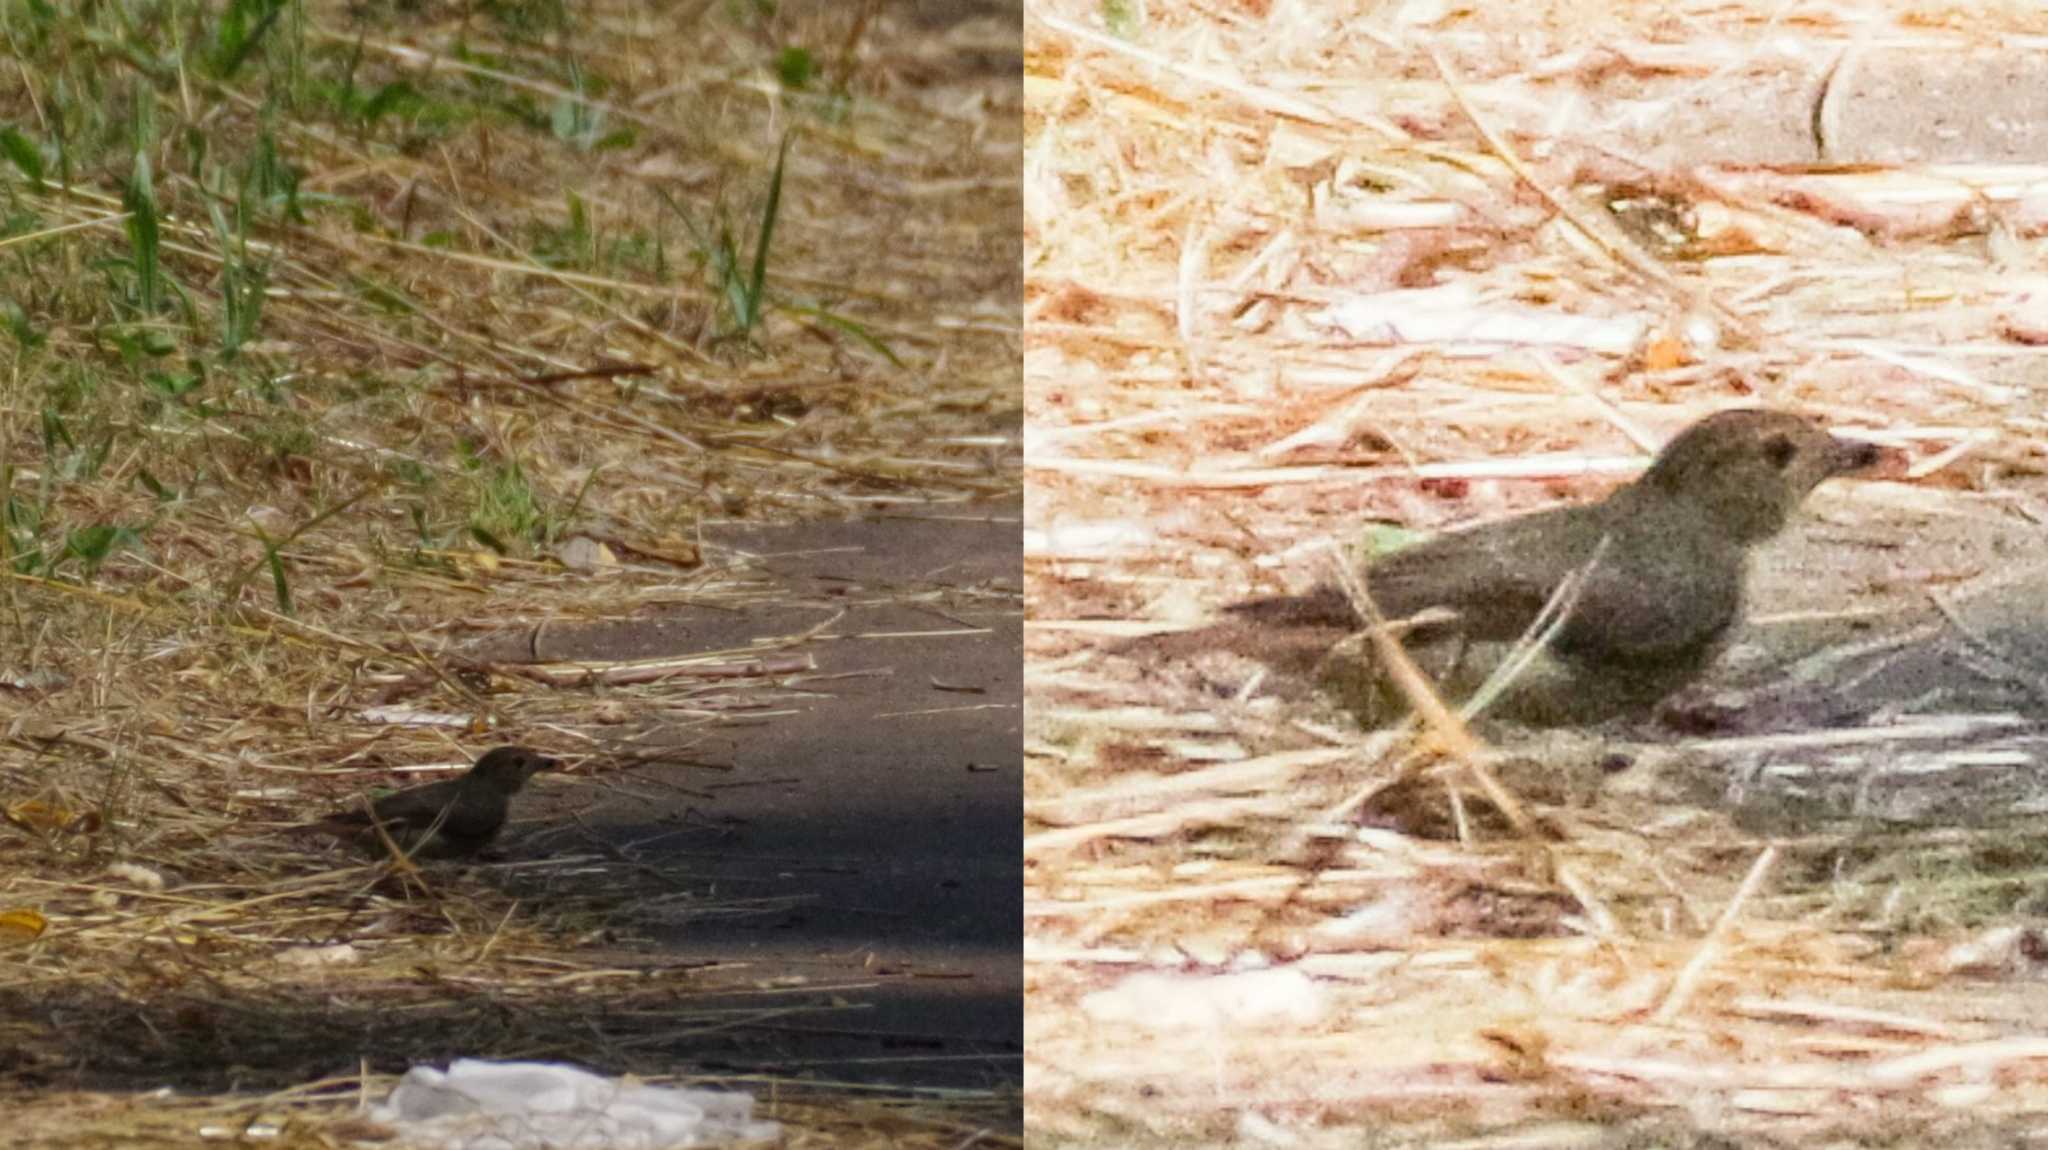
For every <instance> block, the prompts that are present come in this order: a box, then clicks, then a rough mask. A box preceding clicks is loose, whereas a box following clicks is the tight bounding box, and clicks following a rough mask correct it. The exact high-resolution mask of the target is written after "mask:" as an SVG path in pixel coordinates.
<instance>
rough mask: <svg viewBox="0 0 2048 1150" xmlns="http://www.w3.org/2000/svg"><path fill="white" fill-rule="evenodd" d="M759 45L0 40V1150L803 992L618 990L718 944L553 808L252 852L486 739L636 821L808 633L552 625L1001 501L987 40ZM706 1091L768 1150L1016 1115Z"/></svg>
mask: <svg viewBox="0 0 2048 1150" xmlns="http://www.w3.org/2000/svg"><path fill="white" fill-rule="evenodd" d="M785 7H787V8H788V9H790V11H788V12H785V13H784V14H781V15H771V14H769V11H768V9H767V8H765V7H761V6H754V5H746V4H733V5H726V4H722V3H721V4H704V3H685V4H680V5H674V4H668V5H662V4H637V3H599V4H595V5H589V4H584V5H574V6H563V5H553V4H547V3H539V4H513V5H467V4H460V5H458V4H443V3H432V2H429V3H422V4H404V5H350V4H340V3H305V4H299V3H287V4H283V5H273V4H269V3H267V2H257V3H237V4H234V5H218V4H198V3H189V2H184V0H164V2H135V3H120V4H109V5H92V6H64V5H58V6H54V7H51V6H42V5H33V4H27V3H20V4H16V3H9V4H6V5H5V6H4V16H0V30H4V31H5V32H6V34H7V35H8V37H9V38H10V39H9V42H10V44H11V45H12V46H13V49H14V53H15V55H16V56H17V59H16V61H15V66H11V67H10V68H9V69H8V74H7V76H6V77H4V78H0V103H4V105H5V108H6V117H5V119H6V122H7V123H8V124H10V125H11V126H12V127H11V129H10V136H9V138H8V140H7V141H5V142H6V145H7V148H6V155H7V165H8V166H6V167H5V169H4V173H0V193H4V211H5V224H4V228H5V232H4V238H0V258H4V259H5V260H7V265H8V274H7V277H6V283H5V285H4V287H0V302H4V305H5V306H4V309H0V310H4V313H5V315H4V317H0V318H4V319H5V322H6V324H7V326H8V328H9V330H10V332H11V333H12V334H11V335H10V336H4V337H0V381H4V382H0V497H4V498H5V500H6V502H5V515H4V522H0V526H4V531H0V560H4V562H0V636H4V637H0V673H4V676H5V678H4V680H0V727H4V729H5V737H4V739H0V800H4V803H5V809H6V811H7V815H8V823H9V824H10V826H9V827H0V860H4V866H0V871H4V874H0V996H4V999H5V1001H6V1010H5V1013H6V1016H7V1018H8V1022H7V1023H6V1024H5V1042H4V1046H5V1048H6V1050H7V1054H6V1055H5V1056H4V1058H0V1071H4V1076H5V1078H4V1081H5V1088H6V1091H7V1093H8V1094H9V1095H10V1100H9V1110H10V1116H9V1121H8V1127H9V1135H8V1137H9V1140H10V1142H14V1143H18V1144H28V1143H30V1142H35V1141H49V1142H75V1141H102V1140H104V1141H118V1142H120V1143H121V1144H123V1145H138V1146H141V1145H189V1144H191V1143H192V1142H193V1141H194V1140H195V1138H197V1137H199V1136H200V1135H199V1133H198V1132H199V1130H200V1128H201V1127H202V1126H204V1127H209V1128H218V1129H220V1130H226V1131H230V1132H232V1131H236V1130H241V1129H243V1128H245V1127H246V1126H247V1125H248V1124H249V1123H251V1122H257V1123H272V1124H273V1125H275V1124H278V1123H281V1124H282V1131H283V1132H282V1133H281V1134H280V1133H276V1132H273V1133H272V1134H270V1135H268V1136H266V1138H265V1140H267V1141H271V1142H274V1143H277V1144H300V1143H309V1144H310V1143H314V1142H319V1141H321V1140H322V1139H327V1138H331V1137H339V1136H341V1135H340V1134H339V1133H334V1131H339V1130H342V1129H343V1127H338V1126H335V1125H334V1124H336V1123H346V1122H348V1121H352V1119H350V1118H349V1117H348V1115H349V1114H350V1112H351V1110H352V1108H353V1106H354V1103H355V1101H356V1099H357V1098H358V1096H360V1095H365V1094H377V1093H380V1092H381V1090H382V1089H383V1088H384V1087H385V1086H386V1085H388V1079H387V1078H386V1077H385V1075H386V1074H388V1073H389V1072H391V1071H394V1070H396V1069H401V1068H402V1067H403V1065H404V1064H405V1062H406V1061H407V1060H408V1059H411V1058H445V1057H448V1056H451V1055H458V1054H468V1055H481V1056H492V1057H527V1058H569V1059H575V1060H579V1061H582V1062H585V1063H586V1064H590V1065H593V1066H596V1067H600V1068H603V1069H608V1070H612V1071H639V1072H643V1073H649V1074H655V1075H667V1074H673V1073H674V1072H675V1070H676V1068H677V1066H678V1065H679V1060H681V1059H684V1058H688V1057H691V1056H692V1054H691V1052H694V1051H701V1050H705V1049H711V1048H714V1047H715V1044H716V1043H717V1041H718V1040H719V1037H720V1036H722V1035H729V1034H733V1033H736V1032H737V1033H743V1032H745V1030H746V1029H747V1028H748V1027H761V1026H767V1027H773V1026H777V1025H782V1024H785V1022H786V1021H787V1019H788V1017H789V1016H791V1015H793V1014H798V1013H802V1014H804V1017H806V1018H809V1017H810V1016H811V1015H813V1014H816V1013H817V1012H818V1010H819V1003H821V1002H827V1003H829V1002H830V1001H832V1000H833V998H834V996H835V994H838V993H841V992H844V991H847V990H849V989H852V988H836V987H817V986H809V987H797V986H790V985H782V984H779V983H777V982H776V981H775V980H773V979H772V978H769V977H768V976H767V973H766V972H761V971H751V970H748V969H746V968H745V967H744V966H739V965H735V966H731V967H712V968H705V967H695V968H683V967H679V966H675V965H673V964H665V963H664V962H663V960H662V957H661V955H660V953H659V952H658V950H649V949H645V948H640V947H638V946H637V945H636V942H637V939H638V938H639V933H640V928H641V927H644V926H646V925H648V924H649V923H657V922H658V923H662V924H670V925H672V924H674V923H676V922H681V921H687V920H688V919H690V918H691V917H692V916H701V915H722V914H740V913H748V912H750V911H751V910H755V909H759V908H758V907H756V906H753V905H751V904H750V903H749V901H748V900H747V899H746V898H745V897H744V896H743V895H730V894H719V895H717V896H716V897H713V896H711V895H709V894H707V893H706V892H705V891H704V890H703V889H701V887H700V885H698V884H692V883H690V882H689V881H688V878H687V876H686V875H680V874H675V873H671V872H669V871H666V870H663V869H657V868H653V867H649V866H647V865H645V864H644V863H642V862H641V861H640V857H639V852H640V849H641V847H642V846H644V844H634V845H632V846H627V847H621V846H619V845H617V844H615V843H611V842H608V841H607V840H606V839H605V838H604V837H603V836H599V835H595V834H591V833H588V832H585V831H584V830H582V827H581V824H580V823H579V822H577V821H576V819H575V818H574V817H568V818H552V819H548V820H545V821H546V822H548V823H549V824H551V825H552V829H549V830H545V831H540V830H537V825H538V824H539V823H540V822H541V821H542V820H538V819H532V818H529V819H528V821H527V825H525V826H523V827H516V828H515V838H517V839H518V842H519V849H518V850H517V851H515V852H513V854H514V857H513V859H512V860H511V861H507V862H499V863H495V864H491V865H486V866H480V867H475V868H467V869H464V868H423V869H420V870H416V871H415V870H412V869H410V868H406V867H403V866H397V865H394V864H391V863H365V862H363V861H362V860H358V859H351V858H347V857H338V856H337V855H335V854H334V853H333V852H332V851H331V850H328V849H325V848H323V847H322V846H321V845H320V844H318V843H317V842H314V843H306V842H301V841H300V840H299V839H297V838H296V837H294V836H293V835H291V834H290V833H289V831H288V828H289V827H290V826H291V824H293V823H294V822H296V821H298V820H300V819H301V818H303V817H305V816H307V815H309V814H314V813H318V812H321V811H325V810H327V809H329V807H330V806H332V805H336V804H340V803H343V802H346V801H350V800H351V798H352V796H355V795H358V794H360V793H361V792H362V790H364V789H365V788H366V787H369V786H372V785H387V784H402V783H405V782H409V781H412V778H410V777H407V776H406V774H405V772H410V771H411V770H412V769H413V768H432V767H444V768H450V769H452V768H455V767H459V766H461V765H463V764H464V763H466V762H467V760H468V759H469V758H470V757H471V756H473V755H474V754H475V753H476V752H478V751H480V750H481V749H483V748H485V747H488V746H490V745H492V744H494V743H498V742H525V743H528V744H531V745H535V746H538V747H542V748H546V749H548V750H550V751H553V752H556V753H558V754H561V755H562V756H564V758H565V759H566V760H567V761H568V763H569V765H570V768H571V769H570V772H569V776H570V777H569V781H568V782H567V783H562V782H560V781H557V782H556V783H555V784H553V785H551V786H543V787H541V788H540V789H541V790H542V791H543V792H552V794H551V795H544V796H543V797H544V798H553V799H554V805H555V807H556V808H557V809H560V808H562V807H564V806H566V807H567V808H568V809H569V810H570V811H571V812H572V814H573V812H574V810H575V809H577V808H590V807H593V806H595V805H600V804H604V803H625V804H633V805H635V806H641V807H644V806H645V805H646V804H649V803H659V804H661V805H662V806H663V807H664V808H668V809H681V807H682V805H683V800H679V799H678V798H677V797H676V796H675V795H674V794H673V793H671V792H672V789H673V788H672V787H669V788H665V787H664V786H663V785H661V784H657V783H655V782H653V781H650V780H649V779H648V778H646V777H635V776H633V775H632V774H631V769H632V768H634V767H636V766H638V765H640V764H642V763H644V762H647V761H652V760H655V759H659V758H668V759H670V760H680V761H685V762H686V761H687V760H688V757H689V743H690V739H691V735H692V732H693V731H695V730H700V729H703V728H705V727H708V726H711V725H716V724H722V723H728V722H731V721H734V720H735V719H743V718H745V717H748V716H759V715H764V714H769V713H772V712H773V711H774V710H775V709H776V708H777V707H778V706H780V705H782V704H783V703H784V702H785V701H786V700H787V699H788V698H790V697H791V694H792V693H793V692H797V691H801V690H802V689H803V682H804V675H805V673H806V671H807V670H808V669H809V668H810V666H811V663H810V660H809V658H808V656H807V654H806V645H807V643H809V642H811V641H812V640H813V639H814V638H815V637H814V636H811V635H791V636H788V637H787V639H786V640H785V641H783V642H781V643H775V644H766V645H758V646H755V647H751V648H749V649H747V650H743V651H730V652H708V653H702V654H699V655H697V656H694V657H691V658H688V659H669V660H663V661H655V662H637V663H620V664H595V665H593V664H587V663H583V664H567V663H560V662H552V661H550V659H549V656H548V653H547V652H548V637H549V634H550V630H551V629H564V628H569V627H573V626H575V625H576V624H578V623H581V622H587V621H595V620H618V619H635V618H640V617H644V616H646V615H648V614H649V613H651V612H654V611H657V610H659V609H661V608H663V607H668V606H673V605H677V604H685V603H687V604H698V605H708V606H714V607H715V606H743V605H746V604H749V603H756V602H766V601H772V600H774V599H775V598H777V597H778V596H780V595H783V594H785V593H786V592H785V591H784V589H783V588H782V586H781V585H780V584H779V583H778V582H777V581H776V580H775V579H774V578H771V577H769V576H767V575H766V574H764V573H762V572H760V571H759V570H757V569H755V567H754V566H753V564H752V563H751V562H750V560H749V557H748V556H746V555H744V554H739V553H735V552H732V551H728V550H721V549H719V548H716V547H712V546H707V545H706V544H705V543H704V541H703V539H702V537H701V535H700V531H701V529H702V528H703V527H705V526H706V525H709V524H714V523H719V522H730V521H735V520H744V521H764V520H766V521H790V520H798V519H809V518H816V517H827V516H841V515H845V514H848V513H853V512H858V511H872V510H878V509H886V508H888V507H890V506H895V505H905V504H929V503H935V502H936V503H951V502H961V501H967V500H972V499H977V498H982V497H987V496H990V495H1002V494H1005V493H1014V492H1015V491H1016V490H1017V488H1018V487H1019V484H1020V481H1021V477H1020V473H1019V460H1020V456H1021V444H1020V442H1019V437H1018V426H1019V425H1018V398H1017V394H1016V386H1015V371H1016V367H1015V365H1016V356H1017V342H1018V333H1017V317H1016V307H1017V302H1016V301H1017V292H1018V285H1017V277H1016V272H1015V268H1016V257H1015V252H1016V245H1017V226H1016V219H1017V191H1016V187H1015V177H1014V170H1015V167H1014V166H1015V157H1016V155H1017V148H1018V137H1017V129H1016V123H1017V120H1016V98H1017V97H1016V87H1015V83H1014V71H1013V69H1014V66H1015V65H1014V59H1015V57H1014V51H1015V43H1014V30H1013V26H1012V25H1008V24H1006V22H1005V18H1004V17H1003V16H1002V14H1001V13H1000V11H994V12H991V11H990V10H989V9H988V8H987V6H985V5H984V6H981V15H980V16H979V17H978V18H971V19H967V20H965V21H964V22H958V23H946V24H938V25H928V24H926V23H922V22H920V19H919V17H918V12H920V11H924V10H928V9H933V8H935V7H937V8H944V7H946V6H944V5H939V6H933V5H909V4H869V5H845V6H831V7H829V8H828V7H820V6H796V5H789V6H785ZM952 7H954V8H958V9H960V10H961V11H962V12H963V13H964V14H969V15H972V12H973V10H974V8H975V6H974V5H954V6H952ZM272 9H276V10H277V11H276V18H275V19H274V20H272V19H271V18H270V16H269V15H268V14H269V13H270V12H271V10H272ZM1009 19H1010V20H1014V13H1012V14H1011V16H1010V17H1009ZM1006 28H1007V29H1010V30H1007V31H1006ZM254 29H261V35H260V36H256V35H252V30H254ZM1006 60H1007V61H1008V62H1007V63H1006ZM785 140H786V141H789V142H790V147H789V150H788V153H787V161H786V168H784V169H782V170H780V172H778V161H777V157H778V146H779V144H780V143H781V142H782V141H785ZM138 155H139V156H140V157H142V162H138V158H137V157H138ZM778 180H779V181H780V187H779V190H774V191H771V188H773V187H774V185H775V184H776V183H777V181H778ZM771 214H772V218H773V221H774V224H773V231H772V242H769V244H768V250H767V258H766V259H765V261H764V263H763V265H762V266H763V270H764V271H765V277H764V278H763V279H762V280H760V281H759V282H756V281H755V279H754V277H753V274H752V273H753V267H754V263H753V260H754V255H755V253H756V251H757V250H758V249H759V247H760V245H761V244H762V243H763V240H762V236H763V229H762V221H763V219H764V217H767V216H770V215H771ZM494 637H495V638H496V639H497V640H499V642H496V643H495V644H487V643H485V642H484V641H485V640H489V639H493V638H494ZM508 648H509V649H511V650H516V651H519V652H522V654H519V655H510V654H508V653H507V652H508ZM562 796H572V797H571V798H564V797H562ZM684 798H685V799H687V796H685V797H684ZM715 830H716V828H715V827H707V826H703V825H697V824H693V823H690V822H683V823H681V824H680V825H678V826H677V827H676V828H675V833H677V834H700V835H712V834H715ZM521 835H523V836H524V837H523V838H521V837H519V836H521ZM826 1016H828V1017H829V1008H828V1009H826ZM707 1042H708V1043H710V1044H712V1045H710V1046H707V1045H706V1044H707ZM365 1052H367V1053H370V1054H373V1055H374V1057H372V1058H369V1059H368V1060H366V1061H364V1062H362V1063H360V1064H357V1061H356V1060H357V1058H358V1055H359V1053H365ZM316 1078H317V1079H320V1081H317V1082H314V1081H312V1080H313V1079H316ZM723 1081H733V1082H735V1083H736V1084H739V1085H745V1086H747V1087H749V1088H751V1089H754V1090H755V1091H756V1092H757V1093H758V1094H760V1095H761V1096H762V1097H763V1098H764V1099H765V1100H770V1101H769V1104H768V1105H767V1106H766V1107H765V1110H766V1112H767V1115H768V1116H770V1117H776V1118H779V1119H781V1120H782V1121H784V1122H785V1123H789V1124H791V1126H792V1138H793V1142H794V1143H796V1144H809V1143H811V1142H817V1143H819V1144H832V1145H868V1144H885V1143H886V1144H916V1145H923V1144H932V1145H939V1144H944V1145H961V1144H964V1143H965V1142H966V1141H972V1140H973V1139H972V1136H973V1135H974V1133H975V1131H977V1130H981V1129H982V1128H983V1127H984V1126H986V1125H987V1124H989V1123H991V1122H993V1123H996V1124H998V1125H1000V1124H1001V1123H1002V1120H1003V1119H1002V1116H1003V1114H1004V1113H1005V1112H1007V1111H1009V1110H1011V1109H1012V1108H1013V1107H1014V1104H1015V1103H1014V1099H1013V1098H1007V1099H1006V1098H1002V1097H994V1096H991V1095H989V1094H986V1093H978V1092H957V1093H954V1094H946V1093H945V1092H928V1093H925V1094H915V1093H913V1094H909V1095H903V1094H889V1093H887V1092H882V1093H881V1094H879V1095H874V1096H871V1095H873V1094H874V1092H870V1091H867V1090H866V1089H864V1088H862V1087H858V1086H853V1085H843V1084H842V1085H835V1084H833V1083H831V1082H827V1081H822V1080H813V1079H807V1080H805V1081H802V1082H794V1081H746V1080H744V1079H743V1078H741V1079H723ZM157 1083H172V1084H175V1085H176V1086H177V1087H178V1088H179V1089H180V1090H181V1091H183V1092H198V1093H197V1094H192V1093H181V1094H180V1095H177V1096H171V1095H149V1096H136V1095H131V1094H126V1093H120V1092H121V1091H126V1090H130V1089H133V1088H138V1087H148V1086H151V1085H154V1084H157ZM272 1089H281V1090H283V1091H284V1092H283V1093H280V1094H275V1095H268V1096H259V1095H256V1094H252V1093H250V1091H262V1090H272ZM101 1090H104V1091H108V1092H109V1093H106V1094H97V1093H80V1091H101ZM220 1091H232V1092H233V1093H219V1094H216V1093H213V1092H220ZM207 1136H208V1137H212V1136H213V1135H207ZM227 1136H233V1135H232V1134H229V1135H227ZM998 1140H1000V1137H999V1138H998Z"/></svg>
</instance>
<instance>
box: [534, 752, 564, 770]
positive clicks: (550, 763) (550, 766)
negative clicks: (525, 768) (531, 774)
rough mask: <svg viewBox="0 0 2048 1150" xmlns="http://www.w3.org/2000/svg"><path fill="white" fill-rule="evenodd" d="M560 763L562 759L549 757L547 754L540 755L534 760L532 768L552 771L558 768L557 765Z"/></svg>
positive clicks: (559, 765)
mask: <svg viewBox="0 0 2048 1150" xmlns="http://www.w3.org/2000/svg"><path fill="white" fill-rule="evenodd" d="M561 765H562V760H560V759H550V758H548V757H547V756H545V755H542V756H540V757H538V758H537V759H535V760H534V764H533V769H534V770H536V771H552V770H556V769H558V768H559V767H561Z"/></svg>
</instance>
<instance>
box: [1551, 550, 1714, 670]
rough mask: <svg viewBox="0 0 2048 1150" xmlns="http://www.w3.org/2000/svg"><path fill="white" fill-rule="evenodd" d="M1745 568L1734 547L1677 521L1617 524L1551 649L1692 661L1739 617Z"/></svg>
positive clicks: (1648, 660) (1637, 660)
mask: <svg viewBox="0 0 2048 1150" xmlns="http://www.w3.org/2000/svg"><path fill="white" fill-rule="evenodd" d="M1745 563H1746V552H1745V550H1744V548H1743V546H1742V544H1741V543H1739V542H1737V541H1735V540H1732V539H1729V538H1728V537H1727V536H1726V535H1725V534H1723V533H1721V532H1718V531H1715V530H1713V529H1711V528H1710V527H1708V526H1706V525H1703V524H1695V523H1691V522H1688V521H1687V520H1685V519H1684V518H1660V519H1655V520H1638V521H1634V522H1629V523H1626V524H1620V525H1618V526H1617V532H1616V535H1615V538H1614V539H1613V540H1612V542H1611V545H1610V546H1609V548H1608V549H1607V551H1606V552H1605V553H1604V554H1603V555H1602V557H1601V561H1600V563H1599V564H1598V565H1596V566H1595V567H1594V568H1593V569H1592V571H1591V572H1590V573H1589V575H1588V577H1587V580H1586V585H1585V588H1584V589H1583V590H1582V591H1581V593H1580V595H1579V599H1578V603H1577V606H1576V608H1575V609H1574V611H1573V613H1572V621H1571V623H1570V624H1569V625H1568V626H1567V627H1566V629H1565V631H1564V633H1563V634H1562V635H1561V636H1560V637H1559V644H1560V646H1562V647H1563V648H1564V649H1565V650H1567V651H1570V652H1573V653H1577V654H1584V655H1593V656H1595V657H1599V658H1607V659H1620V660H1625V661H1629V662H1635V663H1655V662H1659V661H1663V660H1670V659H1687V658H1691V657H1694V656H1696V655H1698V654H1700V653H1701V652H1702V651H1703V649H1705V648H1706V647H1708V646H1709V645H1710V644H1712V643H1713V642H1714V640H1715V639H1717V638H1718V637H1719V636H1720V635H1721V634H1722V633H1723V632H1724V631H1726V630H1727V629H1728V628H1729V627H1730V626H1732V625H1733V624H1734V623H1735V620H1736V619H1737V617H1738V616H1740V614H1741V611H1742V582H1743V568H1744V565H1745Z"/></svg>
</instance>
